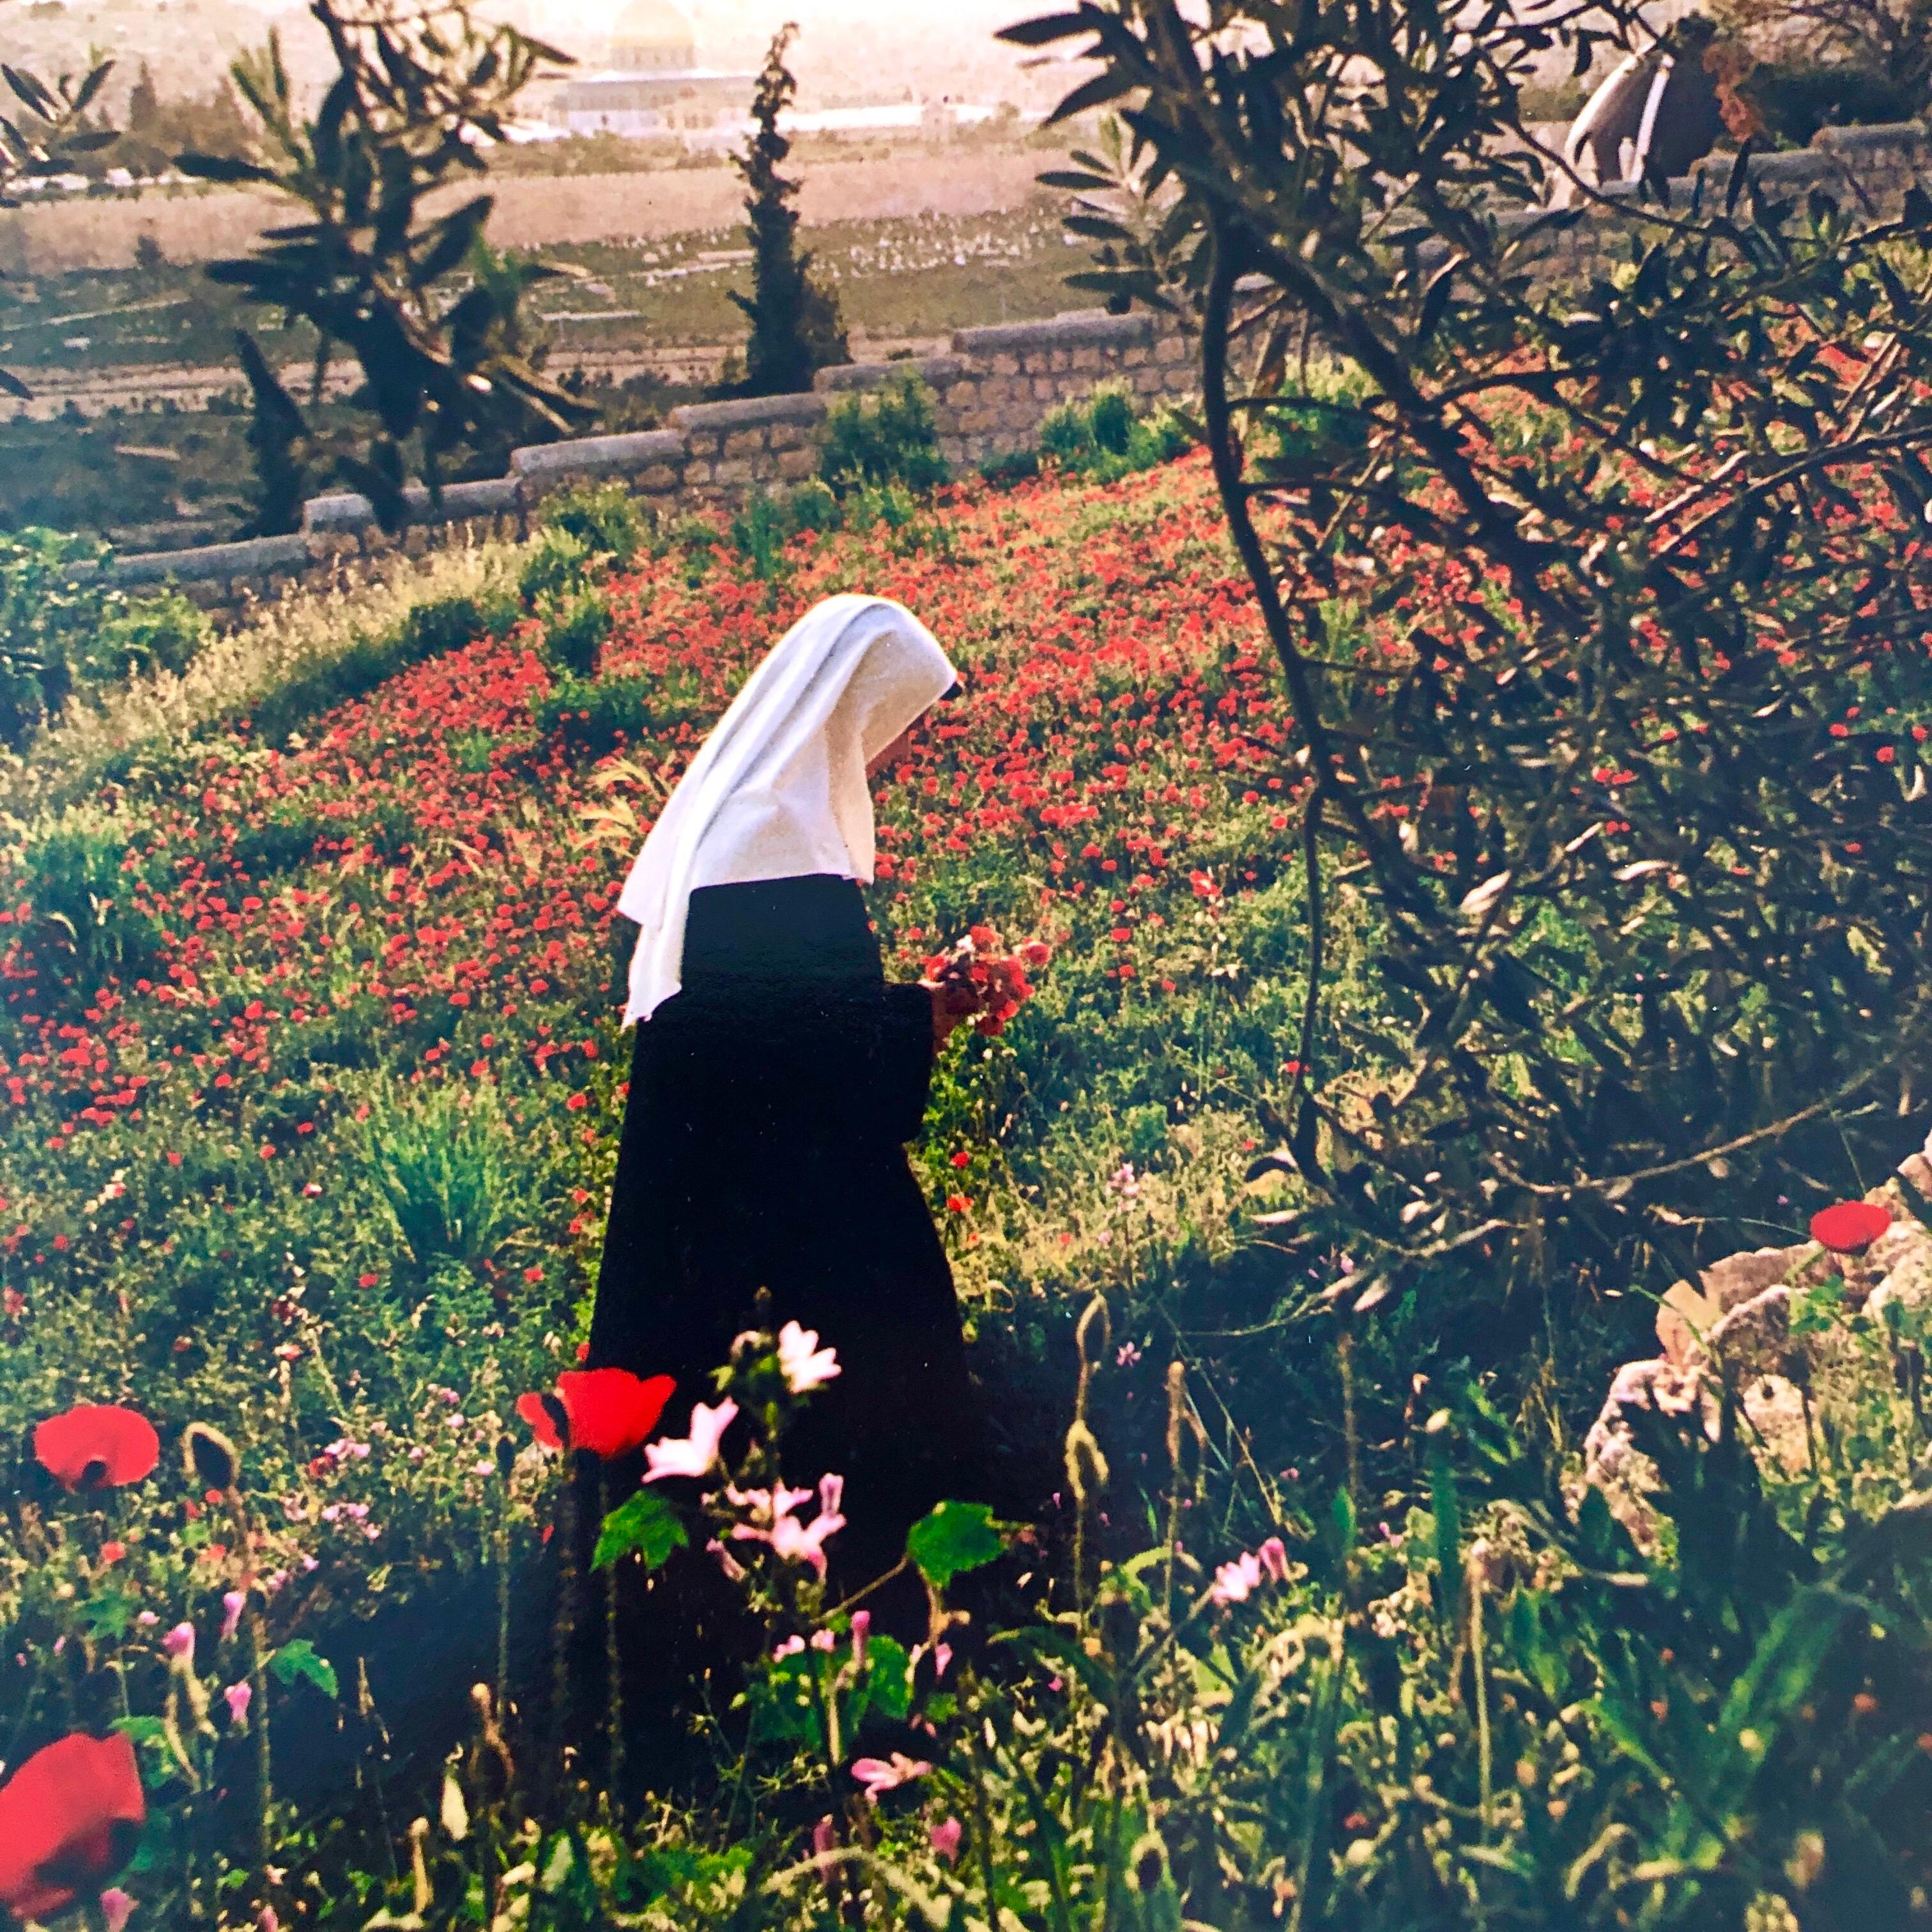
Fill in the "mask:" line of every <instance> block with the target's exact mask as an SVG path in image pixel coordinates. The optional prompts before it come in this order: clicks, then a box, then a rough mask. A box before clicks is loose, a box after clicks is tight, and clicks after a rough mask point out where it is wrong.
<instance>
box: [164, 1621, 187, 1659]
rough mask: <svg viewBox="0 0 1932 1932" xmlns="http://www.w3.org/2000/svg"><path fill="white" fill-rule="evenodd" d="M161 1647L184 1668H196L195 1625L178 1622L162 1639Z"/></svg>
mask: <svg viewBox="0 0 1932 1932" xmlns="http://www.w3.org/2000/svg"><path fill="white" fill-rule="evenodd" d="M161 1648H162V1649H163V1650H164V1651H166V1652H167V1654H168V1655H169V1657H170V1658H172V1660H173V1661H175V1663H176V1664H179V1665H180V1666H181V1668H182V1669H183V1670H193V1668H194V1626H193V1625H192V1624H176V1625H175V1627H174V1628H173V1629H172V1630H171V1631H169V1632H168V1634H167V1635H166V1637H163V1638H162V1640H161Z"/></svg>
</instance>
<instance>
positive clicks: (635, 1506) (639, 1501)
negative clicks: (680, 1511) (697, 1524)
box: [590, 1490, 691, 1570]
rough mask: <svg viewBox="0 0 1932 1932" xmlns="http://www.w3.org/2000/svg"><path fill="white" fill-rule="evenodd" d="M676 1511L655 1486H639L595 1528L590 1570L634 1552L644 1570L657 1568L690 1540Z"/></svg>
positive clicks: (604, 1567)
mask: <svg viewBox="0 0 1932 1932" xmlns="http://www.w3.org/2000/svg"><path fill="white" fill-rule="evenodd" d="M690 1541H691V1539H690V1538H689V1537H688V1536H687V1535H685V1529H684V1525H683V1524H682V1523H681V1522H680V1521H679V1520H678V1515H677V1512H676V1511H675V1510H673V1508H671V1506H670V1504H669V1503H667V1502H665V1501H664V1498H663V1497H662V1496H659V1495H658V1493H657V1492H656V1490H639V1491H638V1492H637V1494H636V1495H635V1496H633V1497H631V1499H630V1501H629V1502H624V1503H619V1505H617V1507H616V1508H615V1509H613V1511H611V1512H610V1514H609V1515H608V1516H607V1517H605V1518H604V1521H603V1524H602V1526H601V1528H600V1529H598V1532H597V1549H596V1553H595V1555H594V1556H592V1558H591V1559H590V1567H591V1568H592V1569H593V1570H607V1569H609V1568H610V1566H611V1565H612V1564H613V1563H615V1562H616V1561H617V1560H618V1559H619V1557H622V1556H637V1557H640V1558H641V1559H643V1565H644V1568H646V1570H655V1569H657V1568H659V1567H661V1565H662V1564H663V1562H664V1559H666V1558H667V1556H670V1553H671V1552H672V1551H673V1550H682V1549H684V1548H685V1547H687V1546H688V1544H689V1543H690Z"/></svg>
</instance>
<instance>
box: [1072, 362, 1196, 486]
mask: <svg viewBox="0 0 1932 1932" xmlns="http://www.w3.org/2000/svg"><path fill="white" fill-rule="evenodd" d="M1192 441H1193V437H1191V436H1190V434H1189V431H1188V428H1187V425H1186V424H1184V422H1182V421H1181V419H1180V417H1179V416H1178V415H1177V414H1176V413H1175V411H1174V410H1172V408H1169V407H1162V408H1160V409H1159V410H1156V411H1155V412H1154V413H1153V414H1152V415H1151V416H1142V414H1141V413H1140V412H1139V409H1138V408H1137V407H1136V403H1135V398H1134V392H1133V390H1132V389H1130V388H1129V387H1128V386H1127V385H1125V384H1124V383H1101V384H1100V385H1099V386H1097V388H1096V389H1094V392H1093V393H1092V394H1091V395H1090V396H1088V398H1086V399H1085V401H1079V402H1066V403H1060V404H1055V407H1053V408H1052V409H1050V410H1048V411H1047V413H1046V416H1044V417H1043V419H1041V422H1040V455H1041V457H1042V458H1044V459H1045V460H1047V461H1049V462H1050V463H1052V464H1053V465H1054V466H1055V467H1056V468H1058V469H1067V470H1071V471H1072V472H1074V473H1075V474H1076V475H1082V476H1091V477H1092V478H1094V481H1096V482H1100V483H1114V482H1118V481H1119V480H1120V479H1121V478H1122V477H1123V476H1130V475H1133V472H1135V471H1136V470H1137V469H1151V468H1153V466H1154V465H1155V464H1156V463H1171V462H1172V460H1174V458H1175V457H1177V456H1178V455H1180V454H1181V452H1182V451H1183V450H1184V449H1187V446H1188V445H1189V444H1190V442H1192Z"/></svg>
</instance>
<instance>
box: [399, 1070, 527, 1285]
mask: <svg viewBox="0 0 1932 1932" xmlns="http://www.w3.org/2000/svg"><path fill="white" fill-rule="evenodd" d="M364 1126H365V1133H364V1136H363V1147H364V1152H365V1158H366V1159H367V1160H368V1171H369V1173H370V1174H371V1177H372V1178H374V1181H375V1184H376V1187H377V1191H378V1193H380V1196H381V1197H382V1199H383V1204H384V1205H385V1206H386V1208H388V1210H389V1217H390V1218H391V1220H392V1221H393V1222H394V1223H395V1229H396V1232H397V1233H398V1235H400V1236H401V1238H402V1241H403V1243H404V1246H405V1247H407V1249H408V1250H409V1251H410V1256H411V1257H412V1259H413V1260H414V1261H415V1262H416V1265H418V1267H419V1268H422V1269H425V1271H427V1270H428V1269H430V1268H433V1267H434V1265H435V1264H436V1263H437V1262H439V1261H441V1260H444V1259H448V1260H452V1261H457V1262H466V1263H468V1264H469V1265H472V1266H474V1265H475V1264H476V1263H478V1262H484V1261H487V1260H489V1259H490V1257H491V1256H493V1255H494V1254H495V1253H496V1251H497V1250H498V1249H499V1248H500V1247H502V1244H503V1242H504V1241H505V1239H506V1238H508V1235H510V1234H511V1232H513V1231H514V1229H515V1226H516V1225H517V1222H516V1217H517V1208H518V1205H519V1203H518V1200H517V1191H516V1181H517V1174H518V1172H519V1167H518V1163H517V1161H516V1160H514V1158H513V1155H514V1146H515V1142H514V1138H513V1136H511V1132H510V1129H509V1124H508V1122H507V1121H505V1118H504V1117H503V1112H502V1107H501V1106H500V1105H499V1103H498V1101H497V1099H496V1093H495V1090H494V1089H493V1088H490V1087H487V1086H477V1087H474V1088H448V1087H445V1088H435V1089H433V1090H432V1091H430V1092H428V1093H427V1094H423V1095H421V1096H410V1095H407V1094H405V1093H404V1091H403V1090H401V1089H400V1088H393V1087H392V1088H385V1089H379V1090H378V1091H377V1096H376V1099H375V1101H374V1103H373V1104H372V1106H371V1112H370V1115H369V1118H368V1121H366V1122H365V1124H364Z"/></svg>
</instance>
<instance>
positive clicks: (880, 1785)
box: [852, 1751, 932, 1805]
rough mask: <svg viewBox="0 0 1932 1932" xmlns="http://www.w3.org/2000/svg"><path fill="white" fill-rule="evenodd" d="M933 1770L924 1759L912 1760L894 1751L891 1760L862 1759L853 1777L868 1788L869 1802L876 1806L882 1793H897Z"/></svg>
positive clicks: (901, 1752) (855, 1768)
mask: <svg viewBox="0 0 1932 1932" xmlns="http://www.w3.org/2000/svg"><path fill="white" fill-rule="evenodd" d="M931 1769H932V1766H931V1765H929V1764H928V1763H926V1762H925V1760H923V1759H920V1758H910V1757H907V1756H906V1754H905V1753H904V1751H894V1752H893V1753H892V1756H891V1757H890V1758H889V1759H886V1758H877V1757H862V1758H860V1759H859V1760H858V1761H857V1762H856V1763H854V1764H853V1767H852V1775H853V1777H854V1778H856V1779H857V1780H858V1781H859V1783H860V1784H862V1785H863V1786H864V1787H865V1797H866V1799H867V1801H868V1802H869V1803H871V1804H874V1805H876V1804H877V1802H879V1794H880V1793H881V1792H884V1791H896V1790H898V1788H899V1787H900V1786H901V1785H902V1784H910V1783H911V1782H912V1781H913V1779H914V1778H923V1777H924V1776H925V1775H926V1773H927V1772H929V1771H930V1770H931Z"/></svg>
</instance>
